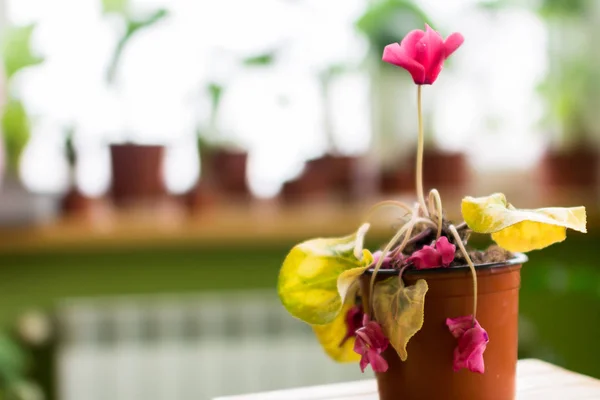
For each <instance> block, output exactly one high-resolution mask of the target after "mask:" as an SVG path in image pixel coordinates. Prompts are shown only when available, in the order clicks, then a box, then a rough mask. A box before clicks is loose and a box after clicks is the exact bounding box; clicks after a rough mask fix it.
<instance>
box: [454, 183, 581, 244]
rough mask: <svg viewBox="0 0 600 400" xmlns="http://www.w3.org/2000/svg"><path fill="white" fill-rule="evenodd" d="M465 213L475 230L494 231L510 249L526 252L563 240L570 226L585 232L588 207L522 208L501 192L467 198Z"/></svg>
mask: <svg viewBox="0 0 600 400" xmlns="http://www.w3.org/2000/svg"><path fill="white" fill-rule="evenodd" d="M462 215H463V218H464V219H465V222H466V223H467V225H468V226H469V228H471V229H472V230H473V231H474V232H477V233H491V234H492V239H494V241H495V242H496V243H498V245H499V246H500V247H503V248H504V249H506V250H508V251H519V252H527V251H531V250H538V249H543V248H544V247H547V246H550V245H551V244H554V243H557V242H562V241H563V240H565V238H566V237H567V233H566V231H567V228H569V229H573V230H576V231H579V232H584V233H585V232H586V213H585V207H571V208H558V207H553V208H540V209H537V210H519V209H516V208H514V207H513V206H512V205H511V204H510V203H508V202H507V201H506V197H505V196H504V195H503V194H502V193H495V194H493V195H491V196H487V197H478V198H474V197H465V198H464V199H463V201H462Z"/></svg>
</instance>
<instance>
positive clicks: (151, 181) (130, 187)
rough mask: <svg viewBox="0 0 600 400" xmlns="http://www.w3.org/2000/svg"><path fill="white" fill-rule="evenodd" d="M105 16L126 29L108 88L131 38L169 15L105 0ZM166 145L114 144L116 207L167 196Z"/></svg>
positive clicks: (110, 70) (122, 1)
mask: <svg viewBox="0 0 600 400" xmlns="http://www.w3.org/2000/svg"><path fill="white" fill-rule="evenodd" d="M102 5H103V10H104V13H105V14H106V15H111V16H114V17H116V18H117V19H119V20H120V21H122V23H123V25H124V30H123V33H122V35H121V38H120V40H119V41H118V43H117V45H116V47H115V50H114V53H113V56H112V59H111V62H110V64H109V67H108V69H107V72H106V80H107V83H108V84H109V85H113V86H114V85H115V84H116V76H117V71H118V68H119V66H120V61H121V58H122V55H123V52H124V51H125V49H126V48H127V45H128V44H129V43H130V42H131V40H132V38H134V37H135V36H136V34H138V33H139V32H140V31H142V30H144V29H148V28H150V27H152V26H154V25H155V24H157V23H158V22H160V21H162V20H164V19H165V18H166V17H167V15H168V13H167V11H166V10H164V9H158V10H156V11H154V12H153V13H151V14H149V15H144V16H142V17H138V16H134V15H133V13H132V11H131V8H130V3H129V1H128V0H102ZM164 153H165V147H164V146H163V145H142V144H137V143H130V142H128V143H123V144H116V143H113V144H111V146H110V156H111V167H112V168H111V170H112V187H111V195H112V199H113V201H114V202H115V204H117V205H127V204H136V203H140V202H141V203H144V202H147V201H148V202H154V201H156V200H158V199H161V198H162V197H163V196H165V195H166V189H165V184H164V181H163V174H162V171H163V161H164Z"/></svg>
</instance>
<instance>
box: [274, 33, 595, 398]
mask: <svg viewBox="0 0 600 400" xmlns="http://www.w3.org/2000/svg"><path fill="white" fill-rule="evenodd" d="M462 43H463V37H462V35H461V34H459V33H453V34H451V35H450V36H448V37H447V38H446V39H444V38H442V36H441V35H440V34H439V33H438V32H436V31H434V30H433V29H431V28H430V27H429V26H428V25H426V29H425V31H422V30H413V31H411V32H409V33H408V34H407V35H405V36H404V38H403V39H402V41H401V42H400V43H392V44H389V45H386V46H385V48H384V50H383V57H382V58H383V61H385V62H386V63H389V64H392V65H394V66H397V67H401V68H403V69H405V70H407V71H408V72H409V73H410V75H411V77H412V80H413V82H414V84H415V85H416V87H417V116H418V118H417V120H418V136H417V154H416V168H415V178H416V179H415V187H416V195H417V202H415V203H414V204H413V205H409V204H405V203H403V202H400V201H396V200H389V201H384V202H381V203H379V204H376V205H375V206H374V207H373V208H372V209H371V210H370V211H369V213H368V214H367V216H366V218H365V221H366V222H365V223H364V224H362V225H361V226H360V227H359V228H358V229H357V230H356V232H355V233H353V234H350V235H348V236H345V237H341V238H317V239H312V240H308V241H305V242H303V243H300V244H298V245H296V246H294V247H293V248H292V250H291V251H290V252H289V253H288V255H287V256H286V258H285V260H284V262H283V265H282V267H281V270H280V273H279V280H278V292H279V296H280V299H281V301H282V303H283V305H284V307H285V308H286V309H287V310H288V311H289V312H290V314H292V315H293V316H294V317H296V318H299V319H301V320H303V321H305V322H306V323H308V324H310V325H311V326H312V328H313V330H314V332H315V334H316V336H317V338H318V340H319V342H320V344H321V345H322V346H323V348H324V350H325V351H326V353H327V354H328V355H329V356H331V357H332V358H333V359H334V360H336V361H339V362H359V366H360V368H361V370H362V371H364V370H365V368H367V366H368V365H370V366H371V368H372V369H373V371H374V372H375V375H376V378H377V385H378V390H379V398H380V399H381V400H397V399H446V400H462V399H475V398H476V399H503V400H511V399H514V397H515V394H516V393H515V384H516V381H515V378H516V366H517V341H518V314H519V306H518V300H519V287H520V269H521V266H522V264H523V263H524V262H526V261H527V257H526V256H525V255H524V254H522V253H524V252H529V251H533V250H539V249H543V248H545V247H548V246H550V245H552V244H554V243H558V242H561V241H563V240H565V239H566V232H567V229H573V230H576V231H580V232H586V211H585V208H584V207H572V208H543V209H537V210H519V209H516V208H515V207H514V206H512V205H511V204H510V203H508V201H507V199H506V197H505V196H504V195H503V194H502V193H495V194H492V195H490V196H485V197H478V198H474V197H471V196H466V197H464V198H463V200H462V204H461V211H462V218H463V219H464V221H462V222H458V223H456V224H455V223H453V222H452V221H450V220H449V219H448V218H447V216H446V212H445V210H444V209H443V206H442V199H441V196H440V194H439V192H438V191H437V190H436V189H432V190H431V191H430V192H429V194H428V196H427V197H425V192H424V189H423V169H424V168H423V163H424V157H423V153H424V126H423V125H424V123H423V118H422V107H421V103H422V101H421V100H422V92H423V89H424V88H426V87H427V86H428V85H432V84H434V82H435V81H436V80H437V78H438V75H439V74H440V72H441V71H442V69H443V66H444V61H445V60H446V59H447V58H448V57H450V55H451V54H452V53H454V51H456V50H457V49H458V48H459V47H460V46H461V45H462ZM452 173H453V170H452V169H450V170H448V171H446V172H445V174H446V175H449V174H452ZM382 207H394V208H396V209H398V210H400V211H401V212H402V216H401V218H400V219H398V218H397V216H394V218H390V221H389V222H390V224H393V226H394V231H395V234H394V235H393V237H392V238H391V239H390V240H389V241H388V242H387V243H385V244H384V245H383V248H382V249H381V250H378V251H375V252H374V253H371V251H369V250H368V249H367V248H366V246H365V236H366V234H367V232H368V229H369V227H370V223H369V222H368V221H369V220H370V218H371V217H372V216H373V213H374V212H375V211H378V210H379V209H380V208H382ZM472 232H475V233H481V234H490V235H491V239H492V240H493V241H495V242H496V244H495V245H492V246H489V247H488V248H487V249H485V250H484V251H479V250H476V249H474V248H471V247H470V246H469V238H470V235H471V233H472ZM409 355H410V357H408V356H409Z"/></svg>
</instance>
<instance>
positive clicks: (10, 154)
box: [0, 24, 44, 173]
mask: <svg viewBox="0 0 600 400" xmlns="http://www.w3.org/2000/svg"><path fill="white" fill-rule="evenodd" d="M34 31H35V25H34V24H30V25H26V26H13V27H9V28H8V29H7V30H6V32H5V33H4V37H3V40H2V61H3V63H4V69H5V71H6V76H7V80H8V87H9V93H8V99H7V104H6V105H5V107H4V110H3V112H2V115H1V116H0V119H1V126H2V134H3V136H4V145H5V151H6V154H7V167H8V169H9V171H11V172H13V173H15V172H16V171H17V170H18V167H19V159H20V157H21V153H22V152H23V149H24V148H25V146H26V145H27V142H28V141H29V136H30V124H29V116H28V114H27V110H26V109H25V106H24V105H23V103H22V102H21V101H20V100H19V99H17V98H15V97H14V96H13V95H12V93H11V90H10V83H11V78H12V77H13V76H14V75H15V74H16V73H18V72H19V71H21V70H23V69H25V68H28V67H32V66H35V65H38V64H40V63H42V62H43V61H44V59H43V57H40V56H37V55H35V54H34V53H33V51H32V48H31V37H32V35H33V33H34Z"/></svg>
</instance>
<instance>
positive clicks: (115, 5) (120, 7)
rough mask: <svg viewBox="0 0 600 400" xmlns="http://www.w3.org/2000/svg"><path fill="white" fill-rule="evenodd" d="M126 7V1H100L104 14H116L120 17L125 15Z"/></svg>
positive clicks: (127, 4) (127, 5)
mask: <svg viewBox="0 0 600 400" xmlns="http://www.w3.org/2000/svg"><path fill="white" fill-rule="evenodd" d="M128 7H129V1H128V0H102V11H103V12H104V13H105V14H108V13H116V14H120V15H127V9H128Z"/></svg>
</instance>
